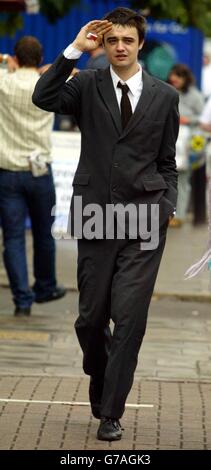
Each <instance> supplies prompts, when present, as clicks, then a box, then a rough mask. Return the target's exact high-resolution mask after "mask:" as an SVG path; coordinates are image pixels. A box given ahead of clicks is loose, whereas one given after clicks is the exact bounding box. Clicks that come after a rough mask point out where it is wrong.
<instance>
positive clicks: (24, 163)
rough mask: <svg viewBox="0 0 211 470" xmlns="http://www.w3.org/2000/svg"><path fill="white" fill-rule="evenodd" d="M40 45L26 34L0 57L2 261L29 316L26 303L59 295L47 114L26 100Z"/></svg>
mask: <svg viewBox="0 0 211 470" xmlns="http://www.w3.org/2000/svg"><path fill="white" fill-rule="evenodd" d="M41 60H42V46H41V44H40V43H39V41H38V40H37V39H36V38H34V37H31V36H25V37H23V38H22V39H20V40H19V41H18V42H17V43H16V45H15V58H12V57H11V56H8V55H7V54H0V62H1V63H2V62H3V63H6V64H7V63H8V67H9V70H10V71H11V70H12V71H13V73H11V72H10V71H8V70H7V69H4V68H1V69H0V120H1V125H0V219H1V225H2V231H3V245H4V252H3V259H4V264H5V268H6V272H7V275H8V278H9V282H10V287H11V290H12V294H13V301H14V303H15V312H14V314H15V315H16V316H29V315H30V312H31V305H32V303H33V302H34V301H35V302H39V303H41V302H47V301H50V300H55V299H58V298H60V297H63V296H64V295H65V289H64V288H63V287H59V286H58V285H57V281H56V272H55V241H54V239H53V237H52V235H51V226H52V223H53V220H54V219H53V217H52V216H51V210H52V207H53V206H55V204H56V198H55V187H54V182H53V177H52V170H51V131H52V125H53V119H54V116H53V113H48V112H45V111H41V110H40V109H38V108H37V107H36V106H34V105H33V103H32V100H31V97H32V93H33V90H34V87H35V84H36V82H37V81H38V79H39V77H40V75H39V71H38V68H39V66H40V63H41ZM27 213H28V214H29V216H30V219H31V228H32V236H33V249H34V254H33V268H34V278H35V282H34V285H33V289H31V288H30V287H29V281H28V272H27V259H26V247H25V221H26V215H27Z"/></svg>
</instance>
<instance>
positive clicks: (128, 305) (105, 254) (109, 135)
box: [33, 8, 179, 441]
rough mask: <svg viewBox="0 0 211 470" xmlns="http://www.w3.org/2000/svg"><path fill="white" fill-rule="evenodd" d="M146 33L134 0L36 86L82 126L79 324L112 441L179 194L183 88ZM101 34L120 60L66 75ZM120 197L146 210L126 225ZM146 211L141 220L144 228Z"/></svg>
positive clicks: (82, 38)
mask: <svg viewBox="0 0 211 470" xmlns="http://www.w3.org/2000/svg"><path fill="white" fill-rule="evenodd" d="M144 35H145V20H144V18H143V17H142V16H140V15H139V14H136V12H134V11H133V10H130V9H127V8H117V9H115V10H114V11H112V12H111V13H109V14H108V15H106V17H104V19H103V20H101V21H100V20H96V21H91V22H90V23H88V24H87V25H86V26H84V27H83V28H82V29H81V31H80V32H79V34H78V35H77V37H76V39H75V40H74V41H73V43H72V44H71V45H70V46H68V47H67V49H65V51H64V53H63V54H61V55H60V56H59V57H58V58H57V59H56V61H55V63H54V64H53V65H52V67H51V68H50V69H49V70H48V71H47V72H46V74H44V75H43V76H42V77H41V79H40V80H39V82H38V84H37V86H36V88H35V92H34V95H33V102H34V104H36V105H37V106H39V107H41V108H43V109H45V110H47V111H55V112H57V113H63V114H74V115H75V116H76V119H77V122H78V125H79V128H80V130H81V137H82V143H81V156H80V161H79V164H78V168H77V171H76V174H75V177H74V181H73V187H74V193H73V198H72V210H71V218H72V230H73V232H74V234H75V235H77V237H78V288H79V292H80V298H79V317H78V319H77V321H76V324H75V328H76V332H77V335H78V339H79V342H80V345H81V348H82V350H83V354H84V359H83V368H84V372H85V373H86V374H88V375H90V376H91V377H90V387H89V396H90V402H91V407H92V413H93V415H94V416H95V417H96V418H99V419H100V420H101V421H100V426H99V429H98V434H97V437H98V439H100V440H109V441H111V440H118V439H121V435H122V430H121V426H120V423H119V419H120V418H121V416H122V415H123V412H124V408H125V402H126V398H127V395H128V393H129V391H130V389H131V387H132V383H133V378H134V372H135V368H136V364H137V358H138V352H139V349H140V346H141V343H142V339H143V336H144V333H145V328H146V321H147V313H148V308H149V303H150V300H151V296H152V293H153V288H154V284H155V280H156V276H157V272H158V268H159V264H160V261H161V257H162V253H163V249H164V245H165V239H166V230H167V226H168V220H169V217H171V216H172V214H173V212H174V209H175V205H176V197H177V172H176V165H175V142H176V139H177V134H178V125H179V124H178V123H179V120H178V108H177V106H178V95H177V92H176V91H175V90H174V89H173V88H172V87H171V86H169V85H167V84H165V83H163V82H160V81H159V80H157V79H154V78H152V77H150V76H149V75H148V74H147V73H145V72H144V71H142V68H141V67H140V65H139V64H138V61H137V56H138V51H139V49H141V48H142V46H143V42H144ZM101 41H102V43H103V47H104V49H105V53H106V55H107V58H108V61H109V63H110V64H111V65H110V67H109V68H107V69H106V70H91V71H89V70H86V71H82V72H80V73H79V74H77V76H76V77H74V78H73V79H72V80H70V81H68V82H66V80H67V78H68V76H69V75H70V73H71V70H72V68H73V67H74V66H75V61H76V60H77V58H78V57H79V56H80V55H81V54H82V52H84V51H90V50H92V49H95V48H96V47H98V46H99V44H100V43H101ZM78 198H79V199H80V198H81V199H80V200H82V204H83V221H82V222H83V223H82V225H81V227H82V229H81V227H80V223H79V220H78V218H79V212H78V213H77V210H75V207H74V202H75V201H77V204H78V200H79V199H78ZM77 204H76V206H77ZM90 204H91V206H90ZM96 205H97V206H98V208H99V207H100V208H101V209H102V214H103V217H102V219H101V218H100V221H101V222H102V223H103V227H102V233H101V235H100V234H99V231H98V233H97V235H96V234H95V235H93V236H92V234H91V235H90V233H89V234H88V235H87V236H86V234H87V233H88V231H87V230H85V228H86V229H87V227H88V226H89V225H87V220H88V215H90V216H91V215H92V211H93V209H94V207H95V206H96ZM129 206H130V207H129ZM143 206H145V208H147V210H148V212H147V221H148V222H149V220H150V217H149V213H150V214H152V211H151V212H150V208H154V207H156V208H159V226H158V227H157V235H158V242H157V243H156V244H155V246H154V247H152V246H150V244H149V249H146V246H143V245H142V243H141V241H143V239H144V240H145V239H146V231H147V230H146V226H145V229H144V228H143V223H144V217H142V215H143V214H145V213H144V212H143V213H142V211H141V209H142V207H143ZM77 207H79V206H77ZM108 207H109V208H111V207H112V208H113V209H114V207H115V208H117V210H116V218H115V221H116V222H115V224H114V225H115V227H114V230H113V232H114V234H113V233H112V230H109V228H108V223H107V221H105V215H106V214H107V208H108ZM120 207H121V209H122V208H123V209H124V208H127V209H128V210H129V211H130V209H131V207H132V208H133V209H134V208H135V209H137V214H139V217H137V220H136V221H135V222H134V220H135V218H134V217H133V216H132V218H131V219H130V218H129V220H128V217H125V225H124V226H123V218H121V217H120V218H119V215H121V214H120V212H121V210H119V208H120ZM114 210H115V209H114ZM108 212H109V211H108ZM133 215H134V211H133ZM145 219H146V217H145ZM151 219H152V218H151ZM154 219H155V220H157V219H156V217H154ZM119 220H120V222H119ZM96 221H97V222H99V220H97V219H95V222H96ZM140 221H141V225H142V227H141V230H140V231H137V232H136V235H135V227H136V226H137V224H139V222H140ZM88 222H89V223H90V224H91V222H90V219H89V220H88ZM145 222H146V220H145ZM151 223H152V224H153V220H151ZM131 224H132V230H131V227H130V225H131ZM73 225H74V227H73ZM119 225H120V227H119ZM147 227H148V225H147ZM119 228H120V229H121V230H120V232H118V230H119ZM83 229H84V230H83ZM119 233H122V236H119ZM131 233H132V235H131ZM113 235H114V236H113ZM110 319H112V320H113V322H114V329H113V333H112V334H111V331H110V328H109V322H110Z"/></svg>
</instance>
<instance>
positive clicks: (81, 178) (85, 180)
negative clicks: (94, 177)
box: [73, 173, 90, 186]
mask: <svg viewBox="0 0 211 470" xmlns="http://www.w3.org/2000/svg"><path fill="white" fill-rule="evenodd" d="M89 179H90V175H88V174H86V173H76V174H75V176H74V179H73V186H75V185H77V184H78V185H82V186H86V185H87V184H89Z"/></svg>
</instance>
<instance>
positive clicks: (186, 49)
mask: <svg viewBox="0 0 211 470" xmlns="http://www.w3.org/2000/svg"><path fill="white" fill-rule="evenodd" d="M128 4H129V2H128V1H124V0H122V1H121V6H128ZM118 5H119V2H118V1H115V0H107V1H97V0H82V1H81V5H80V7H79V6H77V7H75V8H73V9H72V10H71V12H70V13H69V14H68V15H67V16H66V17H65V18H62V19H60V20H59V21H57V23H56V24H54V25H51V24H49V23H48V21H47V19H46V18H45V17H44V16H43V15H41V14H37V15H32V14H31V15H28V14H23V18H24V29H23V30H22V31H19V32H18V33H16V35H15V37H14V38H12V39H11V38H9V37H8V36H6V37H4V38H2V37H0V51H1V52H8V53H10V54H13V48H14V44H15V42H16V41H17V39H18V38H19V37H21V36H23V35H25V34H27V35H28V34H30V35H33V36H36V37H38V39H39V40H40V41H41V43H42V44H43V46H44V62H45V63H51V62H52V61H54V59H55V58H56V56H57V55H58V54H59V53H60V52H61V50H62V49H64V48H65V47H66V46H67V45H68V44H69V43H70V42H71V41H72V40H73V38H74V37H75V35H76V34H77V32H78V31H79V29H80V28H81V26H82V25H84V24H86V23H87V22H88V21H90V20H92V19H93V18H101V17H102V16H103V15H104V14H105V13H106V12H108V11H110V10H112V9H113V8H115V7H116V6H118ZM147 40H148V41H151V42H152V41H154V42H156V41H157V43H158V49H157V50H155V51H154V52H153V54H151V56H150V54H149V56H148V59H146V62H148V63H150V61H151V64H152V63H154V64H155V66H156V63H157V69H159V68H160V73H161V76H160V78H163V77H164V79H165V70H164V69H165V67H166V70H167V67H168V66H169V67H170V65H171V64H173V63H175V62H183V63H186V64H187V65H189V66H190V67H191V69H192V71H193V73H194V75H195V76H196V79H197V84H198V86H200V76H201V66H202V45H203V35H202V34H201V33H200V31H198V30H196V29H194V28H182V27H181V26H180V25H178V24H177V23H176V22H174V21H168V20H166V21H154V20H149V31H148V33H147ZM159 44H160V46H161V47H160V48H159ZM165 58H166V60H165ZM87 59H88V54H83V55H82V56H81V58H80V59H79V62H78V67H79V68H84V67H85V64H86V62H87ZM154 64H153V66H152V69H153V67H154ZM162 67H163V72H162V70H161V68H162ZM149 68H150V67H149ZM162 73H164V75H163V76H162ZM155 75H156V73H155ZM158 76H159V72H158Z"/></svg>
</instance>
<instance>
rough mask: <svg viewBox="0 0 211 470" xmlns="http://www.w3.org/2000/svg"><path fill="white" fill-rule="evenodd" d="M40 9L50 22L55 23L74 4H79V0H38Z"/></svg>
mask: <svg viewBox="0 0 211 470" xmlns="http://www.w3.org/2000/svg"><path fill="white" fill-rule="evenodd" d="M39 2H40V11H41V13H43V14H44V15H45V16H47V18H48V20H49V22H50V23H55V22H56V21H57V20H58V19H59V18H62V17H63V16H65V15H66V14H67V13H69V11H70V9H71V8H72V7H73V6H75V5H76V4H80V0H39Z"/></svg>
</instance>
